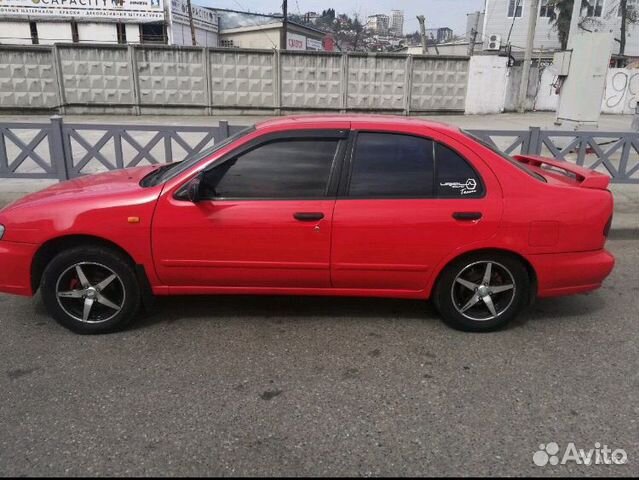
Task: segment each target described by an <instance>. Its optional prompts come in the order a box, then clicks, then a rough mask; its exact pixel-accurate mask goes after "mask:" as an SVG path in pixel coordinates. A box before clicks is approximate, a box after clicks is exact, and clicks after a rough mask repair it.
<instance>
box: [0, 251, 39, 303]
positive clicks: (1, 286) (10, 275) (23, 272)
mask: <svg viewBox="0 0 639 480" xmlns="http://www.w3.org/2000/svg"><path fill="white" fill-rule="evenodd" d="M37 248H38V246H37V245H31V244H29V243H15V242H6V241H4V240H0V292H3V293H12V294H14V295H25V296H29V297H30V296H32V295H33V289H32V288H31V262H32V261H33V256H34V255H35V253H36V250H37Z"/></svg>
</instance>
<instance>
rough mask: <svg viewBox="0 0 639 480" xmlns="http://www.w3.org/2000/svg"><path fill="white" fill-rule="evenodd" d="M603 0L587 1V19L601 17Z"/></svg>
mask: <svg viewBox="0 0 639 480" xmlns="http://www.w3.org/2000/svg"><path fill="white" fill-rule="evenodd" d="M603 4H604V0H589V1H588V11H587V13H586V16H587V17H601V14H602V13H603Z"/></svg>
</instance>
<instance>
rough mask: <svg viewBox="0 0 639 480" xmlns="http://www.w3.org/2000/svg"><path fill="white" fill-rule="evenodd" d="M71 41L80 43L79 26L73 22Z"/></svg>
mask: <svg viewBox="0 0 639 480" xmlns="http://www.w3.org/2000/svg"><path fill="white" fill-rule="evenodd" d="M71 41H72V42H73V43H78V42H79V41H80V35H79V34H78V24H77V23H76V22H71Z"/></svg>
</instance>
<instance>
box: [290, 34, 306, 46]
mask: <svg viewBox="0 0 639 480" xmlns="http://www.w3.org/2000/svg"><path fill="white" fill-rule="evenodd" d="M286 49H287V50H306V37H304V36H303V35H298V34H297V33H291V32H286Z"/></svg>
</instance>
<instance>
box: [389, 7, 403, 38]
mask: <svg viewBox="0 0 639 480" xmlns="http://www.w3.org/2000/svg"><path fill="white" fill-rule="evenodd" d="M390 33H391V34H392V35H395V36H396V37H403V36H404V11H403V10H391V17H390Z"/></svg>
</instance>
